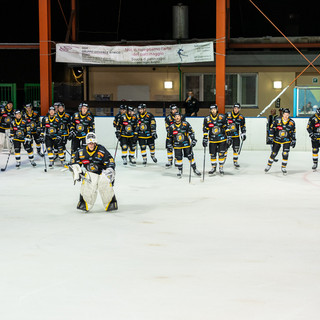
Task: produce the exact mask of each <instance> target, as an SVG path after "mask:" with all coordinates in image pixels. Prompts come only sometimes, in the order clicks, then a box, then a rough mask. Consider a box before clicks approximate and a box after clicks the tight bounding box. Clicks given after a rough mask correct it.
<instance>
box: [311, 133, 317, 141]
mask: <svg viewBox="0 0 320 320" xmlns="http://www.w3.org/2000/svg"><path fill="white" fill-rule="evenodd" d="M309 137H310V138H311V140H312V141H315V140H317V139H316V136H315V135H314V133H313V132H311V133H310V134H309Z"/></svg>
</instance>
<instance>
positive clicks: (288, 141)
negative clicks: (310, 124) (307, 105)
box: [264, 108, 296, 175]
mask: <svg viewBox="0 0 320 320" xmlns="http://www.w3.org/2000/svg"><path fill="white" fill-rule="evenodd" d="M268 139H269V143H270V142H271V143H272V152H271V155H270V158H269V160H268V165H267V167H266V168H265V170H264V171H265V172H268V171H269V170H270V168H271V166H272V164H273V161H274V158H275V157H276V156H277V154H278V152H279V150H280V148H281V146H282V147H283V150H282V167H281V171H282V173H283V174H284V175H286V174H287V162H288V157H289V151H290V147H292V148H294V147H295V146H296V126H295V123H294V121H293V120H292V119H291V118H290V110H289V109H287V108H285V109H283V115H282V117H277V118H276V119H275V120H274V122H273V124H272V125H271V128H270V134H269V137H268Z"/></svg>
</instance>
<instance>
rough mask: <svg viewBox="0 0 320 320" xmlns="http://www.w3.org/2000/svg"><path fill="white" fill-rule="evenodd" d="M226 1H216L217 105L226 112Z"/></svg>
mask: <svg viewBox="0 0 320 320" xmlns="http://www.w3.org/2000/svg"><path fill="white" fill-rule="evenodd" d="M226 36H227V35H226V0H216V39H217V43H216V104H217V105H218V107H219V112H221V113H224V112H225V102H226V97H225V84H226V42H227V37H226Z"/></svg>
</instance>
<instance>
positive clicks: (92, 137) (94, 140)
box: [86, 132, 97, 144]
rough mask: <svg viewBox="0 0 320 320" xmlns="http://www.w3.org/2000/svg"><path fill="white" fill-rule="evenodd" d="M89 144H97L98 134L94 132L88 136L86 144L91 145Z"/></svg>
mask: <svg viewBox="0 0 320 320" xmlns="http://www.w3.org/2000/svg"><path fill="white" fill-rule="evenodd" d="M89 143H97V137H96V134H95V133H93V132H89V133H88V134H87V135H86V144H89Z"/></svg>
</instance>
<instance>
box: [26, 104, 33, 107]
mask: <svg viewBox="0 0 320 320" xmlns="http://www.w3.org/2000/svg"><path fill="white" fill-rule="evenodd" d="M32 107H33V106H32V104H31V103H27V104H26V105H25V108H32Z"/></svg>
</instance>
